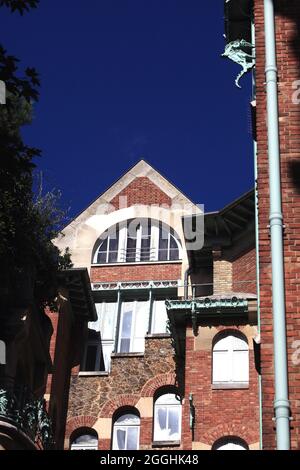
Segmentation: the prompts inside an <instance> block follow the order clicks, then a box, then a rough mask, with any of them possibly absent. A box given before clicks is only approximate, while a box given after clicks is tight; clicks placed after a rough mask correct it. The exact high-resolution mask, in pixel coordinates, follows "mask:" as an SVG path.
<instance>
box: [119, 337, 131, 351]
mask: <svg viewBox="0 0 300 470" xmlns="http://www.w3.org/2000/svg"><path fill="white" fill-rule="evenodd" d="M119 352H122V353H127V352H130V338H122V339H121V342H120V351H119Z"/></svg>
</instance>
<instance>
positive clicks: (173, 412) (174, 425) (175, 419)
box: [168, 407, 179, 440]
mask: <svg viewBox="0 0 300 470" xmlns="http://www.w3.org/2000/svg"><path fill="white" fill-rule="evenodd" d="M168 431H169V436H170V438H171V439H172V440H178V439H179V409H178V408H175V407H170V408H169V422H168Z"/></svg>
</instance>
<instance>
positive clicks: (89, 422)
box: [66, 415, 97, 438]
mask: <svg viewBox="0 0 300 470" xmlns="http://www.w3.org/2000/svg"><path fill="white" fill-rule="evenodd" d="M96 421H97V418H95V416H89V415H81V416H74V417H73V418H70V419H69V420H68V421H67V426H66V437H68V438H69V437H70V436H71V434H72V432H73V431H75V429H78V428H84V427H86V428H92V427H93V426H94V424H95V422H96Z"/></svg>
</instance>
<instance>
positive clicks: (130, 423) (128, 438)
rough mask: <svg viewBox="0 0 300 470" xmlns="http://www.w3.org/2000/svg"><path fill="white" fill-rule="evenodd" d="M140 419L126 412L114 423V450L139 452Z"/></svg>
mask: <svg viewBox="0 0 300 470" xmlns="http://www.w3.org/2000/svg"><path fill="white" fill-rule="evenodd" d="M139 440H140V418H139V416H138V415H137V414H135V413H132V412H124V413H122V414H120V415H119V416H118V418H117V419H116V420H115V421H114V426H113V444H112V448H113V450H138V449H139Z"/></svg>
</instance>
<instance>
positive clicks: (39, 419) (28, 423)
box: [0, 386, 53, 449]
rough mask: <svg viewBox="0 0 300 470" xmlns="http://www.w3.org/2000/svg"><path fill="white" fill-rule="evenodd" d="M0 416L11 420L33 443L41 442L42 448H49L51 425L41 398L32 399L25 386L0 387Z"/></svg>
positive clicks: (50, 443) (51, 437)
mask: <svg viewBox="0 0 300 470" xmlns="http://www.w3.org/2000/svg"><path fill="white" fill-rule="evenodd" d="M0 416H1V417H2V418H4V419H7V420H8V421H10V422H13V423H14V424H15V426H16V427H18V428H19V429H21V430H22V431H23V432H25V434H27V435H28V437H30V439H31V440H32V441H33V442H34V443H35V444H41V445H42V447H43V449H51V447H52V444H53V436H52V426H51V420H50V418H49V416H48V414H47V411H46V402H45V400H44V399H43V398H42V399H38V400H37V399H34V397H33V396H32V394H31V393H30V392H28V390H27V389H26V388H25V387H20V386H16V387H15V388H13V389H11V390H8V389H0Z"/></svg>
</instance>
